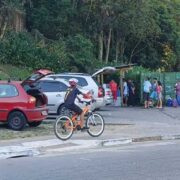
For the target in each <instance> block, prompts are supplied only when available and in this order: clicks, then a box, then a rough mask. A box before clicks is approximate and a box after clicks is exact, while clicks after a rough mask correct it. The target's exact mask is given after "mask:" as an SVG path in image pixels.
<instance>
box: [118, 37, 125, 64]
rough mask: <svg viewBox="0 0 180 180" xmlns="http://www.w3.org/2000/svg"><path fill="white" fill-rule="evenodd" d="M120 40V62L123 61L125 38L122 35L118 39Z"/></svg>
mask: <svg viewBox="0 0 180 180" xmlns="http://www.w3.org/2000/svg"><path fill="white" fill-rule="evenodd" d="M119 41H120V42H119V43H120V63H121V64H123V63H124V51H125V38H124V37H122V38H120V40H119Z"/></svg>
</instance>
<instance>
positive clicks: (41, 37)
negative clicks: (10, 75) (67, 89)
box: [0, 0, 180, 72]
mask: <svg viewBox="0 0 180 180" xmlns="http://www.w3.org/2000/svg"><path fill="white" fill-rule="evenodd" d="M128 63H136V64H138V65H140V66H143V67H145V68H148V69H153V70H157V69H158V70H161V71H180V1H179V0H171V1H169V0H58V1H57V0H38V1H37V0H1V1H0V64H11V65H15V66H20V67H27V68H31V69H38V68H49V69H52V70H54V71H56V72H62V71H76V72H80V71H81V72H91V71H93V70H94V69H96V68H97V67H102V66H105V65H110V64H113V65H114V64H118V65H119V64H128Z"/></svg>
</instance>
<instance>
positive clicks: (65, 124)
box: [54, 116, 73, 141]
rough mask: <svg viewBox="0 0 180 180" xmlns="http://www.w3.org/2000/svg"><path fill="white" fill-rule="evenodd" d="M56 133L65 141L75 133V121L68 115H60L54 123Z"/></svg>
mask: <svg viewBox="0 0 180 180" xmlns="http://www.w3.org/2000/svg"><path fill="white" fill-rule="evenodd" d="M54 133H55V135H56V137H57V138H59V139H61V140H63V141H65V140H67V139H69V138H70V137H71V136H72V134H73V122H72V120H71V118H69V117H68V116H59V117H58V118H57V120H56V122H55V124H54Z"/></svg>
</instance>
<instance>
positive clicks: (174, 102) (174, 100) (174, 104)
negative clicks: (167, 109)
mask: <svg viewBox="0 0 180 180" xmlns="http://www.w3.org/2000/svg"><path fill="white" fill-rule="evenodd" d="M173 107H178V102H177V99H176V98H174V99H173Z"/></svg>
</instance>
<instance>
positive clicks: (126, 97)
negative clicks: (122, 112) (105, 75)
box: [123, 79, 128, 106]
mask: <svg viewBox="0 0 180 180" xmlns="http://www.w3.org/2000/svg"><path fill="white" fill-rule="evenodd" d="M127 101H128V86H127V82H126V80H125V79H123V106H127Z"/></svg>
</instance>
